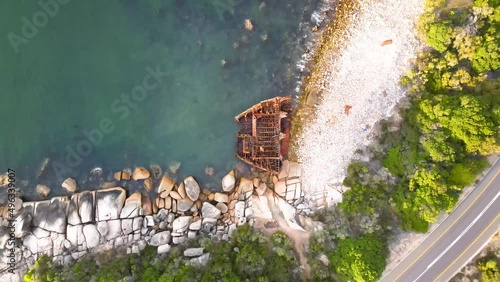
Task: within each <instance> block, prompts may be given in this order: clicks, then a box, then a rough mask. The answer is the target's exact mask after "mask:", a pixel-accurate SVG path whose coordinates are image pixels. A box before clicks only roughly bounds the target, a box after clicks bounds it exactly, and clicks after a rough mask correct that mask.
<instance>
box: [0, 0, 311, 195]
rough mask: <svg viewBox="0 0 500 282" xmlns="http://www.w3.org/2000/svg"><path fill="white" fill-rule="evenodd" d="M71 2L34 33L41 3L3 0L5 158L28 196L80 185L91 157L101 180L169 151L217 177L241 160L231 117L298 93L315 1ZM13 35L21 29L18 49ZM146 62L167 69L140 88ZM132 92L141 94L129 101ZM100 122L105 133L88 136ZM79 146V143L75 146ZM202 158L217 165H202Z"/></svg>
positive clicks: (164, 161) (195, 170)
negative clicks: (249, 26)
mask: <svg viewBox="0 0 500 282" xmlns="http://www.w3.org/2000/svg"><path fill="white" fill-rule="evenodd" d="M41 2H46V1H41ZM61 2H63V1H61ZM66 2H68V3H67V4H64V5H62V4H61V5H59V9H58V11H56V12H54V13H53V16H49V17H48V18H47V21H46V24H44V25H43V26H41V27H39V28H37V31H36V32H33V30H24V32H28V33H26V34H27V35H29V36H25V35H26V34H25V35H24V36H23V26H24V25H25V23H24V21H23V19H24V17H25V18H26V19H27V20H28V21H29V22H31V23H33V20H34V16H35V15H40V11H43V10H42V8H41V7H40V6H39V4H38V2H37V1H27V0H16V1H2V3H1V4H0V12H1V15H2V16H1V17H0V35H1V40H0V76H1V78H0V97H1V100H0V119H1V121H2V122H1V123H0V134H1V135H0V164H1V169H2V170H6V169H7V168H12V169H15V170H16V171H17V179H18V183H19V186H21V187H23V193H24V195H25V198H26V199H37V197H36V196H35V193H34V188H35V186H36V184H47V185H49V186H50V187H51V188H52V194H51V196H55V195H63V194H64V193H63V192H62V191H61V189H60V183H61V182H60V180H61V179H64V178H66V177H74V178H76V179H77V180H79V181H81V182H82V184H83V183H84V182H83V180H84V179H88V177H89V171H90V170H91V169H92V168H93V167H102V168H103V169H104V172H103V178H104V180H106V178H108V177H109V175H110V173H111V172H114V171H116V170H119V169H121V168H125V167H130V168H133V167H135V166H145V167H149V164H151V163H154V164H158V165H160V166H161V167H162V168H163V169H164V170H165V169H167V167H168V164H169V163H171V162H173V161H179V162H181V168H180V170H179V180H181V179H182V178H183V177H185V176H187V175H193V176H194V177H195V178H197V179H198V180H199V181H200V182H201V183H202V184H203V186H204V187H216V186H217V184H218V183H220V182H219V181H220V178H221V177H222V176H223V175H224V174H225V173H226V172H227V170H229V169H231V168H233V167H234V165H235V164H236V162H237V160H236V158H235V157H234V153H235V146H234V143H235V139H236V138H235V134H236V131H237V125H236V123H235V122H234V120H233V118H234V116H235V115H237V114H238V113H240V112H241V111H243V110H245V109H246V108H248V107H250V106H252V105H253V104H255V103H257V102H259V101H260V100H263V99H267V98H270V97H273V96H278V95H290V94H294V93H293V92H294V91H295V87H296V83H297V79H296V77H297V74H298V70H297V68H296V64H297V61H298V60H299V58H300V56H301V54H302V53H303V51H304V50H303V49H304V46H305V45H304V44H305V43H304V42H305V40H304V38H303V37H304V36H305V35H306V34H307V30H308V28H304V26H306V27H307V22H309V21H311V15H312V13H313V12H314V10H315V9H316V7H317V6H318V3H319V2H320V1H319V0H306V1H301V0H291V1H268V2H265V4H261V3H263V2H261V1H238V0H215V1H200V0H185V1H180V0H165V1H162V0H149V1H124V0H122V1H119V0H108V1H97V0H88V1H76V0H73V1H68V0H66ZM262 6H264V7H262ZM35 18H36V16H35ZM246 18H249V19H251V20H252V23H253V26H254V29H253V30H252V31H248V30H245V29H244V24H243V23H244V20H245V19H246ZM35 20H36V19H35ZM38 20H39V21H40V20H41V21H42V23H43V18H38ZM304 23H306V25H304ZM305 29H307V30H305ZM30 32H31V33H30ZM9 34H10V35H9ZM12 34H15V35H16V36H23V37H24V39H23V40H22V42H21V41H19V40H21V39H19V37H16V39H15V40H18V41H15V42H17V43H18V46H16V48H17V49H18V50H17V53H16V50H15V49H16V48H14V47H13V44H12V43H11V41H12V40H13V36H14V35H12ZM28 37H30V38H28ZM19 42H21V43H19ZM14 45H16V44H14ZM235 45H238V46H237V47H236V46H235ZM235 47H236V48H235ZM221 60H224V61H225V62H226V63H225V65H224V66H222V64H221ZM148 68H152V69H159V70H160V71H161V72H162V73H163V74H162V75H161V76H159V77H158V81H159V82H160V83H158V85H156V86H155V84H157V83H156V81H155V80H154V79H149V80H148V79H146V80H147V81H146V85H149V86H150V87H149V86H148V87H146V88H150V89H151V90H146V92H145V94H141V95H142V96H140V95H139V94H140V93H141V92H140V91H141V86H144V78H145V77H146V76H147V75H148V74H149V73H150V72H151V71H148ZM142 89H144V88H142ZM132 91H138V92H137V93H136V94H137V95H139V97H140V98H141V99H140V101H133V100H132V102H129V101H127V100H126V97H125V96H124V95H128V96H129V97H130V95H131V92H132ZM124 97H125V98H124ZM142 98H143V99H142ZM103 123H104V124H103ZM100 127H103V128H106V129H108V131H109V133H103V134H102V138H100V137H99V136H96V135H94V136H95V137H96V140H93V141H95V142H94V143H93V144H92V143H90V142H88V141H92V140H91V138H89V137H87V136H86V135H89V134H87V133H88V132H94V133H95V132H96V130H97V129H99V130H101V129H100ZM98 135H99V134H98ZM85 142H87V143H85ZM82 144H84V145H82ZM85 144H86V145H87V146H85ZM89 144H90V146H88V145H89ZM78 149H80V152H84V154H79V153H71V152H72V151H77V150H78ZM75 154H78V155H79V156H81V160H80V158H76V159H75V157H74V155H75ZM68 155H73V157H68ZM46 158H48V159H49V160H50V162H49V165H48V167H47V169H46V170H44V172H43V174H42V175H41V176H40V177H38V178H37V176H36V175H37V170H38V169H39V167H40V165H41V163H42V162H43V160H44V159H46ZM206 166H211V167H213V168H214V169H215V172H216V174H215V175H214V176H211V177H209V176H207V175H205V173H204V169H205V167H206ZM92 185H97V184H95V183H93V182H88V183H87V184H86V185H82V186H83V188H84V189H97V188H98V187H95V186H92Z"/></svg>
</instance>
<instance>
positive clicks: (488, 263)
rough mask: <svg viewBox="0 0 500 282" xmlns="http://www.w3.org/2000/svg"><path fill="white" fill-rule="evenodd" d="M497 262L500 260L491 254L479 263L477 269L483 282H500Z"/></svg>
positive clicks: (499, 270)
mask: <svg viewBox="0 0 500 282" xmlns="http://www.w3.org/2000/svg"><path fill="white" fill-rule="evenodd" d="M497 260H498V258H497V257H495V256H494V255H492V254H491V255H489V256H487V257H485V258H483V259H481V260H479V261H478V262H477V269H478V270H479V271H480V273H481V281H483V282H498V281H500V269H499V268H498V262H497Z"/></svg>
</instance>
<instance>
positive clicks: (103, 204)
mask: <svg viewBox="0 0 500 282" xmlns="http://www.w3.org/2000/svg"><path fill="white" fill-rule="evenodd" d="M125 194H126V193H125V190H123V188H121V187H115V188H108V189H103V190H99V191H97V192H96V220H97V221H102V220H109V219H117V218H119V216H120V212H121V210H122V207H123V204H124V203H125Z"/></svg>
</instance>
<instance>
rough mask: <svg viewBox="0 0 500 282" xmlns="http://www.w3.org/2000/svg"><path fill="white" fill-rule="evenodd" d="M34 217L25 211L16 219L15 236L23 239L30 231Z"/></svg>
mask: <svg viewBox="0 0 500 282" xmlns="http://www.w3.org/2000/svg"><path fill="white" fill-rule="evenodd" d="M31 220H32V216H31V214H30V213H28V212H27V211H25V210H23V211H22V212H21V213H20V214H19V215H18V216H17V218H16V223H15V232H14V233H15V236H16V238H22V237H24V236H25V235H26V234H28V232H29V231H30V225H31Z"/></svg>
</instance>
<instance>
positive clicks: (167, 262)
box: [24, 225, 300, 282]
mask: <svg viewBox="0 0 500 282" xmlns="http://www.w3.org/2000/svg"><path fill="white" fill-rule="evenodd" d="M188 246H189V247H199V246H202V247H204V248H205V252H210V258H209V260H208V262H207V264H206V266H203V265H200V264H197V263H191V262H190V261H189V259H187V258H185V257H184V256H183V255H182V251H183V250H184V249H185V248H186V247H188ZM125 278H132V279H134V280H133V281H144V282H148V281H151V282H153V281H154V282H156V281H161V282H167V281H186V282H192V281H207V282H212V281H259V282H265V281H298V280H300V270H299V267H298V262H297V258H296V257H295V254H294V253H293V249H292V244H291V243H290V241H289V239H288V237H287V236H286V235H285V234H284V233H282V232H279V231H278V232H276V233H274V234H273V235H271V236H267V235H264V234H262V233H260V232H257V231H253V230H252V229H251V227H250V226H248V225H245V226H242V227H240V228H238V229H237V230H236V231H235V233H234V236H233V238H232V239H231V241H230V242H225V241H222V242H215V241H214V240H213V239H210V238H200V239H198V240H197V241H193V242H189V243H188V244H187V245H186V246H178V247H173V248H172V249H171V251H170V253H169V254H168V255H162V256H158V255H157V253H156V248H155V247H146V249H144V251H142V252H141V254H140V255H135V254H131V255H123V256H118V258H116V253H114V252H110V253H104V254H99V255H88V256H85V257H83V258H81V259H79V260H78V262H76V263H75V264H73V265H68V266H59V265H55V264H54V263H52V259H50V258H49V257H47V256H42V257H40V259H39V260H38V261H37V262H36V264H35V266H34V268H33V269H32V270H30V271H29V272H28V273H27V274H26V275H25V277H24V279H25V281H102V282H104V281H110V282H111V281H113V282H115V281H122V280H123V279H125ZM93 279H95V280H93Z"/></svg>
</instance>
